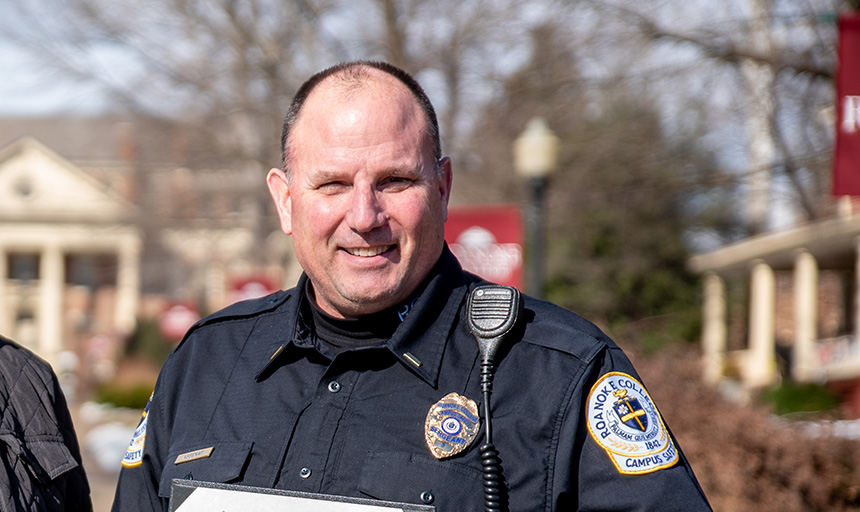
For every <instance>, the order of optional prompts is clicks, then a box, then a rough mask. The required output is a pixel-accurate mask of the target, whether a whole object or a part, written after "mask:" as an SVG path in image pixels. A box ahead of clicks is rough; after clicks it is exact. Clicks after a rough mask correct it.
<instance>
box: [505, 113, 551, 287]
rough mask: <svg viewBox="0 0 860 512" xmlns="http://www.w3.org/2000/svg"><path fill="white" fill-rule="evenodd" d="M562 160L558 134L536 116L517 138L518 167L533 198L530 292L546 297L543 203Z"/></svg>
mask: <svg viewBox="0 0 860 512" xmlns="http://www.w3.org/2000/svg"><path fill="white" fill-rule="evenodd" d="M557 161H558V137H556V136H555V134H554V133H553V132H552V130H550V129H549V127H548V126H547V125H546V122H545V121H544V120H543V119H541V118H539V117H535V118H532V119H531V120H530V121H529V123H528V125H527V126H526V129H525V131H523V133H522V134H521V135H520V136H519V137H518V138H517V140H516V141H514V169H515V170H516V172H517V174H518V175H519V176H520V177H522V178H523V179H525V180H526V181H528V184H529V188H530V189H531V200H530V202H529V204H528V206H527V207H526V212H525V217H526V230H527V236H528V240H529V258H528V263H529V264H528V272H527V278H526V283H527V284H526V292H527V293H528V294H529V295H532V296H534V297H537V298H543V277H544V276H543V259H544V256H543V246H544V241H543V233H544V221H543V204H544V197H545V195H546V186H547V182H548V181H549V175H550V173H551V172H552V171H553V170H554V169H555V166H556V163H557Z"/></svg>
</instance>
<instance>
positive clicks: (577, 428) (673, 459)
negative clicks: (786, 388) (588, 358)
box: [552, 346, 711, 512]
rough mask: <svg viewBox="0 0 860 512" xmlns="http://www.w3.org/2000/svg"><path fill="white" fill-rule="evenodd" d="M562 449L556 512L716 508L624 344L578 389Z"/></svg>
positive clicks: (607, 353) (599, 360)
mask: <svg viewBox="0 0 860 512" xmlns="http://www.w3.org/2000/svg"><path fill="white" fill-rule="evenodd" d="M558 447H559V448H558V452H557V456H558V460H557V463H556V467H557V468H558V471H556V472H555V474H554V475H553V489H554V492H553V496H552V498H553V502H554V503H553V510H558V511H561V510H602V511H621V510H624V511H636V510H641V511H645V510H660V511H664V512H670V511H679V512H681V511H683V512H696V511H709V510H711V507H710V505H709V504H708V501H707V498H706V497H705V495H704V493H703V492H702V489H701V487H700V486H699V484H698V482H697V481H696V477H695V475H694V474H693V471H692V468H691V467H690V465H689V463H688V462H687V460H686V458H685V457H684V454H683V452H682V451H681V448H680V446H678V443H677V441H676V440H675V438H674V436H672V434H671V431H670V430H669V429H668V426H667V425H666V424H665V422H664V421H663V419H662V416H661V415H660V413H659V411H658V409H657V406H656V404H654V402H653V400H651V397H650V395H649V394H648V392H647V390H646V389H645V388H644V387H643V386H642V383H641V380H640V378H639V376H638V374H637V373H636V371H635V370H634V368H633V366H632V364H631V363H630V361H629V360H628V359H627V357H626V356H625V355H624V353H623V352H622V351H621V350H620V349H619V348H618V347H614V346H612V347H608V348H607V349H606V350H604V351H603V353H602V354H600V355H598V356H597V357H596V358H595V359H594V360H593V361H592V363H591V365H590V367H589V368H588V370H587V371H586V372H585V373H584V374H583V375H582V380H581V382H579V383H577V384H576V385H575V386H574V390H573V392H572V393H571V400H570V402H569V409H568V412H567V415H566V417H565V419H564V424H563V427H562V429H561V430H560V435H559V444H558Z"/></svg>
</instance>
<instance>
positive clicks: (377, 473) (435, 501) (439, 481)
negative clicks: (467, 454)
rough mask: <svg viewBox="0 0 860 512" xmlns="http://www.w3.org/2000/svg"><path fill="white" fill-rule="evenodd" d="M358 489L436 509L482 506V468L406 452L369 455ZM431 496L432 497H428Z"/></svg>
mask: <svg viewBox="0 0 860 512" xmlns="http://www.w3.org/2000/svg"><path fill="white" fill-rule="evenodd" d="M358 490H359V492H361V493H362V494H365V495H367V496H370V497H372V498H376V499H380V500H388V501H397V502H402V503H416V504H420V503H423V504H427V505H434V506H435V507H436V510H482V509H483V506H482V503H483V479H482V475H481V472H480V471H478V470H476V469H474V468H471V467H469V466H466V465H464V464H461V463H458V462H452V461H447V460H436V459H434V458H433V457H430V456H424V455H418V454H414V453H405V452H382V453H372V454H370V455H368V457H367V459H365V461H364V466H363V467H362V469H361V477H360V478H359V482H358ZM428 497H431V500H432V501H428V500H427V498H428Z"/></svg>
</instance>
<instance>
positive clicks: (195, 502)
mask: <svg viewBox="0 0 860 512" xmlns="http://www.w3.org/2000/svg"><path fill="white" fill-rule="evenodd" d="M168 510H169V512H204V511H205V512H212V511H213V510H217V511H218V512H245V511H247V510H254V511H256V512H398V511H399V512H435V511H436V507H434V506H431V505H416V504H412V503H397V502H393V501H379V500H371V499H365V498H352V497H347V496H334V495H331V494H316V493H308V492H298V491H285V490H281V489H268V488H263V487H249V486H244V485H233V484H221V483H215V482H202V481H198V480H183V479H181V478H174V479H173V481H172V482H171V485H170V508H169V509H168Z"/></svg>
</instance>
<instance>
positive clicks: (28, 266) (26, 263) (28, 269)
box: [6, 253, 39, 281]
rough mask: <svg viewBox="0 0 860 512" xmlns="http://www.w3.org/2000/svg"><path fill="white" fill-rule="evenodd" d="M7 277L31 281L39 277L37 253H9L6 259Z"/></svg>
mask: <svg viewBox="0 0 860 512" xmlns="http://www.w3.org/2000/svg"><path fill="white" fill-rule="evenodd" d="M6 264H7V265H6V268H8V269H9V270H8V271H9V276H8V277H9V279H15V280H19V281H31V280H35V279H39V254H38V253H9V255H8V259H7V261H6Z"/></svg>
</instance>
